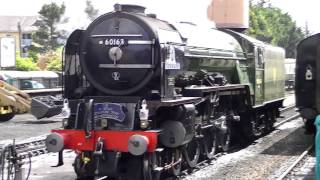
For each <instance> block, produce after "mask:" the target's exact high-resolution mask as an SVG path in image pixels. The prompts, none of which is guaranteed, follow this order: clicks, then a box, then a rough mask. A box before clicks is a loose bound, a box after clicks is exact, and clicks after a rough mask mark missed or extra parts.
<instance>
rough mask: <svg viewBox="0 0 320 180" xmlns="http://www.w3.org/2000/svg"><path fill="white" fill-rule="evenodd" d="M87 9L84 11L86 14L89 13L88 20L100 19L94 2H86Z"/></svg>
mask: <svg viewBox="0 0 320 180" xmlns="http://www.w3.org/2000/svg"><path fill="white" fill-rule="evenodd" d="M86 5H87V6H86V8H85V9H84V12H86V13H87V16H88V18H89V19H90V20H91V21H93V20H95V19H96V18H97V17H98V14H99V10H98V9H95V8H94V7H93V5H92V2H91V1H90V0H87V1H86Z"/></svg>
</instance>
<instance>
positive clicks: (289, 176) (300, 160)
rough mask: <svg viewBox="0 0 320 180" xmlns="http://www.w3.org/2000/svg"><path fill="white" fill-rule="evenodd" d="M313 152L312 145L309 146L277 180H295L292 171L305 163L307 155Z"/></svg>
mask: <svg viewBox="0 0 320 180" xmlns="http://www.w3.org/2000/svg"><path fill="white" fill-rule="evenodd" d="M313 150H314V144H312V145H310V146H309V147H308V148H307V149H306V150H305V151H303V153H302V154H301V155H300V156H299V157H298V158H297V159H296V160H295V161H294V162H293V163H292V164H291V165H290V166H289V167H288V168H287V169H286V170H285V171H284V172H283V173H282V174H281V175H280V177H279V178H277V180H284V179H296V178H295V177H294V174H293V173H292V172H293V170H294V169H295V168H296V167H297V166H298V165H299V164H302V163H304V162H305V160H306V158H307V155H308V154H310V153H311V152H312V151H313Z"/></svg>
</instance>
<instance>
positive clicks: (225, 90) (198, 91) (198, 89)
mask: <svg viewBox="0 0 320 180" xmlns="http://www.w3.org/2000/svg"><path fill="white" fill-rule="evenodd" d="M247 88H248V85H243V84H230V85H224V86H190V87H186V88H185V89H184V90H183V95H184V96H191V97H195V96H196V97H199V96H200V97H202V96H203V95H204V94H205V93H210V92H215V91H219V95H220V96H221V95H235V94H246V92H247V91H246V89H247Z"/></svg>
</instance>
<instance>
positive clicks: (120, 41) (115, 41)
mask: <svg viewBox="0 0 320 180" xmlns="http://www.w3.org/2000/svg"><path fill="white" fill-rule="evenodd" d="M104 44H105V45H106V46H125V45H128V40H127V39H124V38H107V39H106V40H105V41H104Z"/></svg>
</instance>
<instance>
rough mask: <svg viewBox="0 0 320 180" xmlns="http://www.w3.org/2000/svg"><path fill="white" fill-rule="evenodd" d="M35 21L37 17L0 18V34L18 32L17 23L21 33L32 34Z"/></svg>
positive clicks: (34, 28)
mask: <svg viewBox="0 0 320 180" xmlns="http://www.w3.org/2000/svg"><path fill="white" fill-rule="evenodd" d="M37 20H38V17H37V16H0V32H18V23H19V22H20V26H21V31H22V32H33V31H35V30H37V28H36V26H34V24H35V23H36V21H37Z"/></svg>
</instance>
